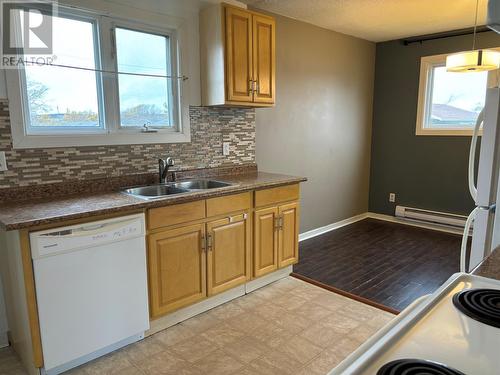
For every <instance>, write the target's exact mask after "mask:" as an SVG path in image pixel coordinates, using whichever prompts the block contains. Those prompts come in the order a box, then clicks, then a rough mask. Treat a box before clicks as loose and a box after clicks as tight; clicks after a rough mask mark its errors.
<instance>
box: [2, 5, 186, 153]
mask: <svg viewBox="0 0 500 375" xmlns="http://www.w3.org/2000/svg"><path fill="white" fill-rule="evenodd" d="M57 15H61V16H68V17H70V18H75V19H83V20H87V21H89V20H93V21H94V22H96V26H95V31H96V35H95V38H96V41H95V43H96V44H97V45H96V46H95V53H96V63H98V64H100V66H99V65H97V66H96V67H97V69H102V70H105V71H116V68H117V59H116V51H115V50H114V48H115V46H114V27H119V28H128V29H131V30H136V31H141V32H145V33H152V34H157V35H162V36H167V37H169V38H170V56H171V65H172V66H171V71H172V72H171V74H172V75H173V76H182V73H181V66H182V65H181V59H180V56H181V44H180V42H179V39H180V38H179V37H178V32H179V30H178V29H177V28H175V27H172V28H168V27H165V26H159V25H155V24H149V23H148V24H146V23H142V22H138V21H131V20H128V19H123V18H118V17H110V16H103V15H101V14H98V13H94V12H91V11H87V10H80V9H75V8H73V7H72V8H66V7H62V6H59V7H58V13H57ZM5 72H6V83H7V94H8V98H9V109H10V120H11V132H12V141H13V147H14V148H16V149H25V148H50V147H68V146H105V145H129V144H158V143H181V142H190V141H191V131H190V124H189V103H188V102H187V97H186V96H184V95H183V90H184V87H183V86H184V85H185V82H184V81H183V80H181V79H173V80H172V92H173V99H174V101H175V102H174V108H173V110H174V118H175V120H176V124H175V127H174V128H173V129H172V128H170V129H162V128H154V127H150V129H154V130H155V131H156V132H154V133H146V132H143V131H142V130H143V129H141V127H121V124H120V108H119V97H118V79H117V76H116V75H110V74H102V75H100V74H98V76H101V78H100V79H98V81H100V84H101V88H102V89H101V90H100V92H99V90H98V99H99V100H100V105H99V112H100V113H99V116H100V118H103V119H104V121H105V122H104V129H102V128H99V129H92V130H88V131H80V132H79V133H75V134H68V133H57V132H54V131H52V132H47V133H40V134H28V132H27V127H28V124H29V121H30V119H29V111H28V107H27V105H28V103H27V98H26V82H25V72H24V69H23V68H19V69H6V70H5ZM100 94H102V96H100Z"/></svg>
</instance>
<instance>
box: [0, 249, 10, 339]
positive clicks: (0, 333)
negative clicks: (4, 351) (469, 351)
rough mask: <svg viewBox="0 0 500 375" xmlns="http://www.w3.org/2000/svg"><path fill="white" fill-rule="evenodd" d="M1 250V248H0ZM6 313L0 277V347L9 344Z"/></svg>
mask: <svg viewBox="0 0 500 375" xmlns="http://www.w3.org/2000/svg"><path fill="white" fill-rule="evenodd" d="M0 250H3V249H0ZM8 328H9V327H8V325H7V315H6V312H5V302H4V298H3V288H2V279H1V278H0V348H2V347H4V346H7V345H8V344H9V342H8V340H7V330H8Z"/></svg>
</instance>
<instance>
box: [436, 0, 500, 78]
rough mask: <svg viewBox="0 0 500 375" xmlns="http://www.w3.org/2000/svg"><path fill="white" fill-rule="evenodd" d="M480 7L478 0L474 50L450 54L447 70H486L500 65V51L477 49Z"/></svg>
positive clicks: (447, 58)
mask: <svg viewBox="0 0 500 375" xmlns="http://www.w3.org/2000/svg"><path fill="white" fill-rule="evenodd" d="M478 8H479V0H476V18H475V21H474V33H473V36H472V50H471V51H466V52H459V53H454V54H452V55H448V56H447V57H446V71H448V72H484V71H487V70H494V69H498V68H499V67H500V52H498V51H494V50H490V49H476V31H477V14H478Z"/></svg>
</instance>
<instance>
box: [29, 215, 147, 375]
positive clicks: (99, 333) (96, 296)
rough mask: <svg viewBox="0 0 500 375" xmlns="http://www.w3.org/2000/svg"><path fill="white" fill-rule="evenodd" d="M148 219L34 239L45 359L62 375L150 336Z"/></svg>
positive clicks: (83, 227) (94, 225)
mask: <svg viewBox="0 0 500 375" xmlns="http://www.w3.org/2000/svg"><path fill="white" fill-rule="evenodd" d="M144 223H145V222H144V215H143V214H136V215H130V216H124V217H119V218H113V219H109V220H103V221H98V222H92V223H86V224H80V225H74V226H69V227H65V228H57V229H50V230H45V231H41V232H33V233H31V234H30V243H31V252H32V257H33V269H34V275H35V287H36V298H37V304H38V314H39V320H40V332H41V337H42V350H43V358H44V369H43V370H42V371H43V372H45V373H47V374H58V373H61V372H63V371H66V370H68V369H70V368H73V367H75V366H78V365H80V364H82V363H85V362H88V361H89V360H92V359H94V358H97V357H99V356H101V355H104V354H106V353H108V352H110V351H113V350H116V349H118V348H120V347H122V346H125V345H128V344H130V343H132V342H134V341H138V340H140V339H141V338H143V337H144V332H145V331H146V330H147V329H149V312H148V291H147V290H148V289H147V273H146V243H145V224H144Z"/></svg>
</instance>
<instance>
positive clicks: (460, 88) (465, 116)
mask: <svg viewBox="0 0 500 375" xmlns="http://www.w3.org/2000/svg"><path fill="white" fill-rule="evenodd" d="M432 78H433V80H432V91H431V95H432V97H431V102H430V108H429V115H428V118H427V121H426V126H427V127H430V128H434V129H450V128H464V129H470V128H473V127H474V125H475V123H476V120H477V117H478V115H479V112H481V109H482V108H483V107H484V102H485V98H486V87H487V81H488V73H487V72H471V73H450V72H447V71H446V67H444V66H438V67H435V68H433V72H432Z"/></svg>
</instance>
